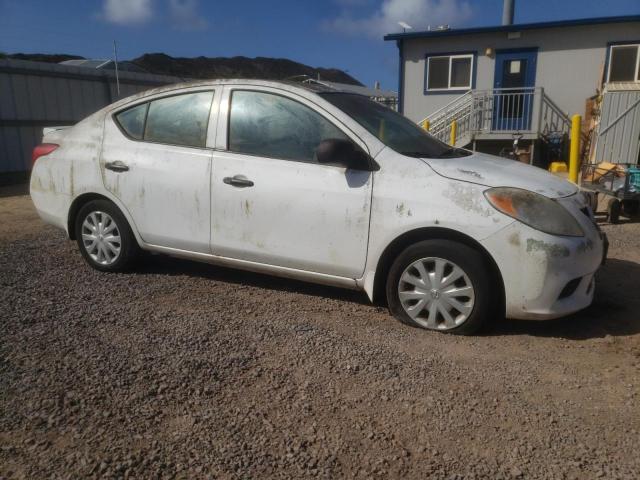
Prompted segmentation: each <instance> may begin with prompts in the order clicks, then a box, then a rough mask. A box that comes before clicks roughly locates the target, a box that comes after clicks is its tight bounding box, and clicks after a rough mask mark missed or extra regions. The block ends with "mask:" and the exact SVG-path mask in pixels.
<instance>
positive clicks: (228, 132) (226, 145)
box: [221, 85, 372, 168]
mask: <svg viewBox="0 0 640 480" xmlns="http://www.w3.org/2000/svg"><path fill="white" fill-rule="evenodd" d="M229 87H231V88H229V89H228V90H227V93H226V96H227V98H226V101H225V99H224V98H223V99H222V101H223V102H225V110H226V117H227V118H226V122H225V130H226V131H225V132H224V137H223V138H224V151H225V152H227V153H230V154H234V155H245V156H248V157H256V158H266V159H269V160H281V161H285V162H298V163H305V164H307V165H318V166H321V167H333V168H344V167H340V166H336V165H330V164H324V163H318V162H314V161H312V160H300V159H295V158H283V157H269V156H266V155H258V154H256V153H248V152H237V151H235V150H230V149H229V143H230V142H229V136H230V135H231V102H232V101H233V93H234V92H252V93H262V94H265V95H275V96H278V97H283V98H286V99H287V100H291V101H292V102H296V103H298V104H300V105H302V106H303V107H305V108H308V109H310V110H312V111H313V112H315V113H316V114H318V115H319V116H320V117H322V118H323V119H324V120H325V121H327V122H329V123H330V124H331V125H333V126H334V127H335V128H336V129H338V130H339V131H340V132H342V134H343V135H344V136H345V137H347V138H348V139H349V140H350V141H351V142H352V143H353V144H354V145H356V146H357V147H358V148H360V149H361V150H362V151H364V152H365V153H366V154H367V156H369V158H370V161H369V163H370V164H371V163H372V162H371V154H370V153H369V149H368V148H367V146H366V143H365V142H363V141H362V140H361V139H360V138H359V137H357V136H355V135H354V134H353V132H352V131H351V130H349V129H348V127H346V126H344V125H342V124H341V123H337V122H335V121H334V120H332V119H331V118H329V114H325V111H324V110H323V109H322V107H320V106H319V105H317V104H316V103H314V102H312V101H310V100H309V99H306V98H304V97H294V96H292V95H288V93H290V92H288V91H280V92H277V91H274V90H271V89H268V90H267V89H265V90H262V89H260V88H256V87H254V86H251V85H246V86H245V85H238V86H235V85H233V86H229ZM306 102H309V104H308V103H306ZM310 104H312V105H313V106H312V105H310ZM221 111H222V109H221ZM354 137H355V138H357V139H358V140H357V141H356V140H355V138H354Z"/></svg>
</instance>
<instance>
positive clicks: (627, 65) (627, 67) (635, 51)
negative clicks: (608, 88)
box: [608, 45, 640, 82]
mask: <svg viewBox="0 0 640 480" xmlns="http://www.w3.org/2000/svg"><path fill="white" fill-rule="evenodd" d="M608 81H609V82H638V81H640V45H612V46H611V49H610V50H609V76H608Z"/></svg>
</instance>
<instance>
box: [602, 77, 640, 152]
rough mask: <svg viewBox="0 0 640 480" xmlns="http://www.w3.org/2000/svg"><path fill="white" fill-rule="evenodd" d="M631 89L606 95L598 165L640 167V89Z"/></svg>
mask: <svg viewBox="0 0 640 480" xmlns="http://www.w3.org/2000/svg"><path fill="white" fill-rule="evenodd" d="M631 87H633V86H631ZM631 87H630V86H629V85H626V86H625V87H624V88H615V89H614V90H612V89H610V88H608V89H607V91H605V93H604V94H603V97H602V107H601V113H600V123H599V125H598V134H597V140H596V152H595V161H596V162H603V161H606V162H611V163H632V164H637V163H638V161H639V160H640V85H635V87H634V88H631Z"/></svg>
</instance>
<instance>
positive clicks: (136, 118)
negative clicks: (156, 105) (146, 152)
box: [116, 103, 149, 140]
mask: <svg viewBox="0 0 640 480" xmlns="http://www.w3.org/2000/svg"><path fill="white" fill-rule="evenodd" d="M148 107H149V104H148V103H144V104H142V105H138V106H136V107H133V108H130V109H128V110H125V111H124V112H120V113H119V114H118V115H117V116H116V118H117V119H118V123H119V124H120V126H121V127H122V128H123V129H124V131H125V132H127V134H128V135H129V136H130V137H132V138H135V139H136V140H142V136H143V134H144V122H145V119H146V117H147V108H148Z"/></svg>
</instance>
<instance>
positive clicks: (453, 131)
mask: <svg viewBox="0 0 640 480" xmlns="http://www.w3.org/2000/svg"><path fill="white" fill-rule="evenodd" d="M457 133H458V122H456V121H455V120H454V121H453V122H451V141H450V142H449V144H450V145H451V146H452V147H455V146H456V134H457Z"/></svg>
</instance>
